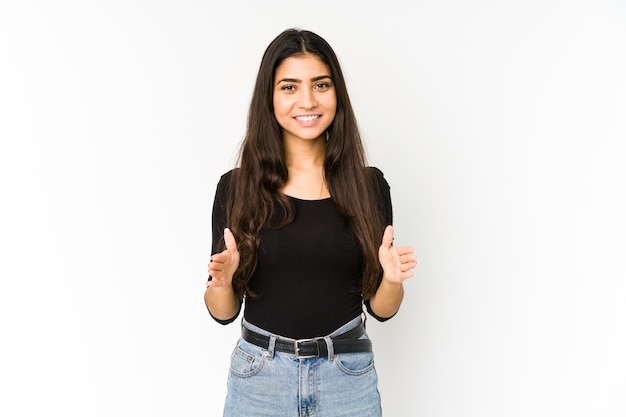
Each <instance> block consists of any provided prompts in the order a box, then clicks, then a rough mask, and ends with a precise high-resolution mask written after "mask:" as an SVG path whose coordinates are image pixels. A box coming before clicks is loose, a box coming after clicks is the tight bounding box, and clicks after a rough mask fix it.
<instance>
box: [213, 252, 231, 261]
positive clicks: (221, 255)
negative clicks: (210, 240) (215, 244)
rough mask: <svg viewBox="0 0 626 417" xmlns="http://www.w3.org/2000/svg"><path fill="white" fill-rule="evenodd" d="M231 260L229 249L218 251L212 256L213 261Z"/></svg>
mask: <svg viewBox="0 0 626 417" xmlns="http://www.w3.org/2000/svg"><path fill="white" fill-rule="evenodd" d="M229 260H230V254H229V253H228V251H224V252H220V253H216V254H215V255H213V256H211V262H218V263H224V262H228V261H229Z"/></svg>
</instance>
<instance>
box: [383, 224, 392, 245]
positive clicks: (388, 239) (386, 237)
mask: <svg viewBox="0 0 626 417" xmlns="http://www.w3.org/2000/svg"><path fill="white" fill-rule="evenodd" d="M392 243H393V226H392V225H389V226H387V227H386V228H385V233H383V242H382V244H381V246H384V247H385V248H390V247H391V244H392Z"/></svg>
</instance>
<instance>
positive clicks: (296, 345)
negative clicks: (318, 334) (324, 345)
mask: <svg viewBox="0 0 626 417" xmlns="http://www.w3.org/2000/svg"><path fill="white" fill-rule="evenodd" d="M306 342H316V343H315V346H317V355H301V354H300V343H306ZM293 350H294V352H295V354H296V358H298V359H306V358H315V357H317V356H319V355H320V345H319V342H317V341H316V340H315V339H298V340H294V341H293Z"/></svg>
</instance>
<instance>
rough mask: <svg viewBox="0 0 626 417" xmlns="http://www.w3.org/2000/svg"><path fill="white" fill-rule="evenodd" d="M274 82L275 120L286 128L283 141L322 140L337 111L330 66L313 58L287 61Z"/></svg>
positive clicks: (298, 58)
mask: <svg viewBox="0 0 626 417" xmlns="http://www.w3.org/2000/svg"><path fill="white" fill-rule="evenodd" d="M274 80H275V82H274V116H275V117H276V120H277V121H278V123H279V124H280V126H281V127H282V128H283V139H284V140H285V141H287V140H289V141H292V140H308V141H311V140H315V139H320V138H322V137H323V135H324V132H325V131H326V129H327V128H328V126H330V124H331V123H332V121H333V120H334V119H335V113H336V111H337V96H336V94H335V86H334V84H333V80H332V79H331V78H330V70H329V68H328V66H327V65H326V64H325V63H324V62H322V61H321V60H320V59H319V58H318V57H316V56H315V55H310V54H307V55H302V56H297V57H290V58H286V59H285V60H284V61H283V62H282V63H281V64H280V66H279V67H278V68H276V73H275V74H274Z"/></svg>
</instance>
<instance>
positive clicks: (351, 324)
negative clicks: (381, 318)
mask: <svg viewBox="0 0 626 417" xmlns="http://www.w3.org/2000/svg"><path fill="white" fill-rule="evenodd" d="M365 320H366V317H365V313H361V314H359V315H358V316H357V317H355V318H353V319H352V320H350V321H349V322H347V323H346V324H344V325H343V326H341V327H339V328H338V329H337V330H335V331H333V332H332V333H330V334H328V335H320V336H317V337H320V338H323V337H337V336H339V335H340V334H343V333H345V332H347V331H349V330H352V329H354V328H355V327H357V326H358V325H359V324H361V323H363V322H365ZM241 324H242V326H245V328H246V329H249V330H252V331H253V332H256V333H259V334H262V335H264V336H276V337H280V338H281V339H287V340H295V339H292V338H290V337H284V336H281V335H276V334H273V333H271V332H268V331H267V330H265V329H262V328H260V327H258V326H255V325H254V324H252V323H250V322H247V321H246V319H245V318H244V319H242V323H241Z"/></svg>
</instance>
